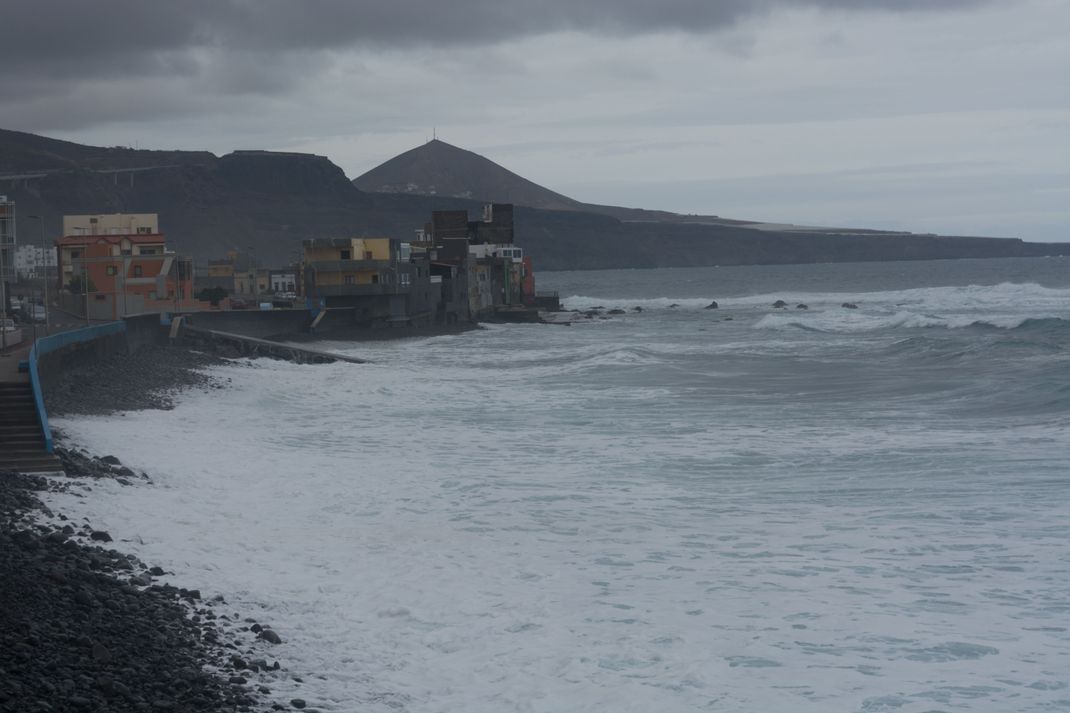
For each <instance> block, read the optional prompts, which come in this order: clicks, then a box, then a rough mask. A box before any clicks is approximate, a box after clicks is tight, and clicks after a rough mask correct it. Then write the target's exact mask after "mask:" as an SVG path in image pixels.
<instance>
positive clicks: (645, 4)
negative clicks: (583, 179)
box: [0, 0, 988, 131]
mask: <svg viewBox="0 0 1070 713" xmlns="http://www.w3.org/2000/svg"><path fill="white" fill-rule="evenodd" d="M987 1H988V0H941V2H939V3H933V2H932V1H931V0H662V1H661V2H658V3H655V2H651V1H650V0H581V1H577V0H544V1H542V2H530V0H524V1H523V2H521V1H520V0H451V1H450V2H433V1H430V0H387V1H386V2H383V0H305V1H298V0H181V1H173V0H168V1H166V2H157V1H156V0H16V1H15V7H6V8H5V12H4V17H3V21H2V22H0V66H2V67H3V68H4V71H3V72H2V73H0V93H2V94H4V95H5V96H6V97H8V99H7V100H6V101H5V104H4V105H0V126H6V127H8V128H21V129H26V130H30V131H34V130H46V129H50V128H60V127H62V128H74V127H77V126H89V125H93V124H96V123H99V122H100V121H106V120H107V119H106V117H107V116H108V115H109V114H110V115H112V116H114V117H115V118H124V119H127V120H129V119H131V118H134V119H135V120H138V119H137V117H140V120H145V119H147V118H149V116H151V115H152V114H153V112H154V111H157V113H158V115H159V116H172V117H173V116H176V115H178V114H191V113H195V112H203V111H205V110H208V109H209V107H210V105H211V102H212V101H213V97H233V96H234V95H235V94H241V95H246V96H248V95H256V94H259V95H261V96H286V95H287V93H288V92H289V91H290V90H292V89H293V87H294V86H295V85H296V84H297V83H299V82H305V81H307V80H309V79H313V78H315V77H316V76H318V74H319V72H320V70H321V69H322V68H323V67H324V66H326V64H327V63H328V62H329V61H330V57H331V53H332V52H339V51H346V50H350V49H361V48H373V49H384V48H386V49H401V50H404V51H405V52H407V53H408V52H418V51H420V50H423V49H426V48H435V47H473V46H487V45H494V44H497V43H500V42H503V41H507V40H510V39H516V38H521V37H526V36H534V35H541V34H545V33H550V32H555V31H563V30H567V31H576V32H581V33H588V34H591V35H612V36H628V35H639V34H645V33H651V32H687V33H695V34H698V33H704V32H712V31H716V30H718V29H722V28H726V27H730V26H732V25H733V24H734V23H736V22H738V21H740V20H741V19H743V18H746V17H748V16H753V15H761V14H763V13H767V12H770V11H771V10H774V9H777V8H785V7H787V8H791V7H800V8H801V7H807V8H810V7H816V8H826V9H832V10H842V11H848V10H849V11H852V12H859V11H871V10H878V11H924V10H929V9H931V8H932V7H933V6H934V5H938V6H939V8H940V9H948V8H957V7H962V6H969V5H978V4H981V3H984V2H987ZM176 105H177V107H176Z"/></svg>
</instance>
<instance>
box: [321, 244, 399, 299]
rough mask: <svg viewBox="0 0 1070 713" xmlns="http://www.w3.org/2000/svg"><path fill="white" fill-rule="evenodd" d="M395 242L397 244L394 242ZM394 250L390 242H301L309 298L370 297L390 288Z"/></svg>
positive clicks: (393, 271)
mask: <svg viewBox="0 0 1070 713" xmlns="http://www.w3.org/2000/svg"><path fill="white" fill-rule="evenodd" d="M395 242H396V241H395ZM396 253H397V250H396V248H395V247H394V246H392V244H391V240H390V238H315V239H310V240H305V241H304V274H305V287H306V290H308V292H307V294H310V295H344V294H362V293H363V294H373V293H378V292H385V291H386V290H385V289H384V290H380V289H378V288H374V287H363V286H371V285H378V286H384V287H385V286H386V285H390V284H392V282H393V281H394V280H393V277H394V273H395V272H396V262H397V254H396Z"/></svg>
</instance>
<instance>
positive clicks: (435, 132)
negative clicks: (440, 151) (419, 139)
mask: <svg viewBox="0 0 1070 713" xmlns="http://www.w3.org/2000/svg"><path fill="white" fill-rule="evenodd" d="M431 140H432V141H437V140H438V128H437V127H434V126H432V127H431Z"/></svg>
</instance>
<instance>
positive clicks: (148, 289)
mask: <svg viewBox="0 0 1070 713" xmlns="http://www.w3.org/2000/svg"><path fill="white" fill-rule="evenodd" d="M63 227H64V233H65V235H64V236H63V237H62V238H60V239H59V240H58V241H57V242H56V248H57V250H56V252H57V256H58V268H57V274H58V280H59V284H58V285H57V287H58V288H59V294H60V295H61V299H62V300H63V301H64V303H65V305H66V306H67V307H68V308H69V309H72V310H73V311H77V312H78V313H81V314H87V313H88V315H89V317H91V318H93V319H117V318H119V317H122V316H124V315H128V314H138V313H141V312H157V311H171V310H179V309H192V308H195V307H196V306H197V303H196V301H195V299H194V296H193V267H192V264H191V261H190V260H189V259H188V258H183V257H179V256H178V255H176V254H175V253H174V252H173V251H171V250H168V248H167V240H166V238H165V236H164V235H162V234H161V233H160V232H159V223H158V221H157V218H156V215H155V214H154V213H140V214H122V213H119V214H114V215H98V216H93V215H80V216H64V218H63Z"/></svg>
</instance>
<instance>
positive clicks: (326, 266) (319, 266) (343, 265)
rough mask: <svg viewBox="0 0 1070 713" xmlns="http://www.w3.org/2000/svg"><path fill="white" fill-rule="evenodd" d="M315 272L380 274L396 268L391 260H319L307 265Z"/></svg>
mask: <svg viewBox="0 0 1070 713" xmlns="http://www.w3.org/2000/svg"><path fill="white" fill-rule="evenodd" d="M305 266H306V267H307V268H308V269H310V270H313V271H315V272H378V271H381V270H389V269H390V268H392V267H394V263H393V262H391V261H390V260H319V261H313V262H308V263H305Z"/></svg>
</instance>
